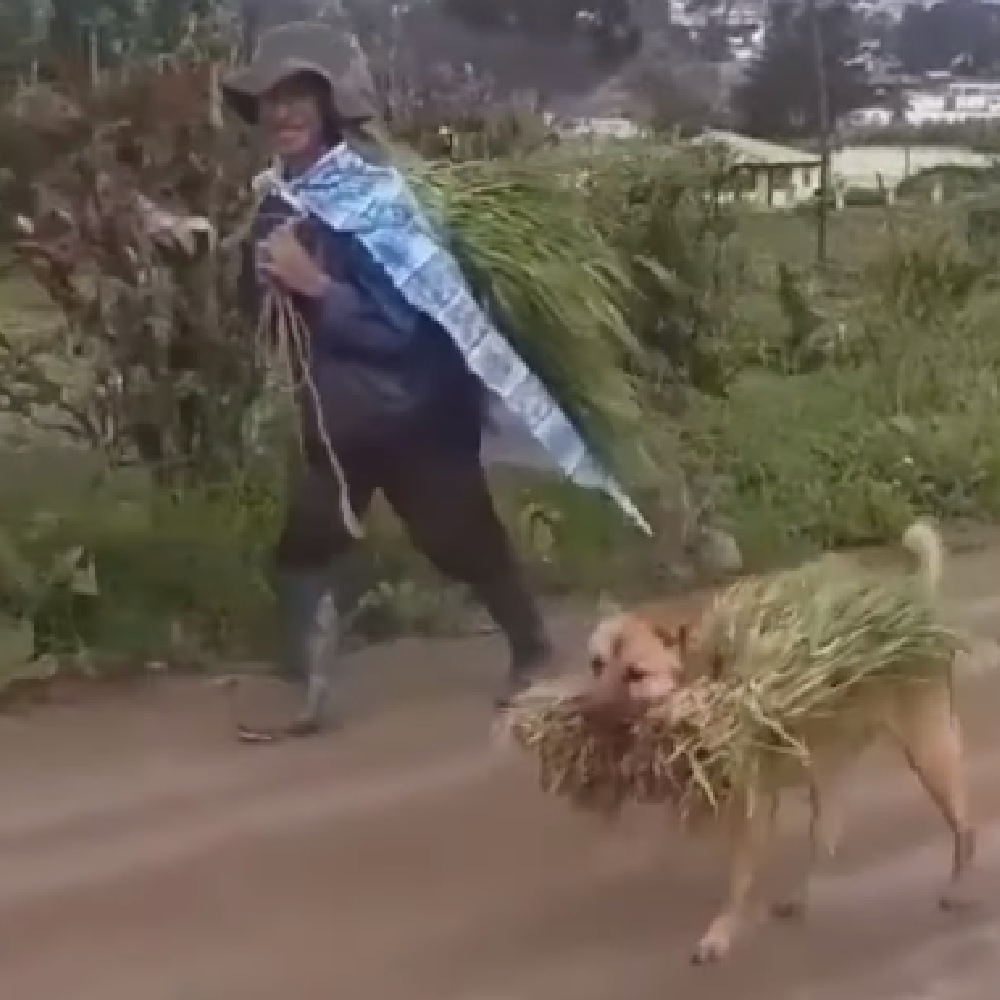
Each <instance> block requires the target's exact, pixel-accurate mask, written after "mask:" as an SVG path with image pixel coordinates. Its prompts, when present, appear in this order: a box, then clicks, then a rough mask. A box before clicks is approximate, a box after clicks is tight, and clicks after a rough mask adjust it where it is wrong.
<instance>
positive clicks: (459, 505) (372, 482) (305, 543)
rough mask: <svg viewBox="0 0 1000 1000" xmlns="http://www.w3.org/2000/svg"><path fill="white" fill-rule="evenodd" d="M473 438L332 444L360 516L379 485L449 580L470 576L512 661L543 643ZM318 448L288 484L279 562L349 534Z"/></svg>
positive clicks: (301, 557)
mask: <svg viewBox="0 0 1000 1000" xmlns="http://www.w3.org/2000/svg"><path fill="white" fill-rule="evenodd" d="M478 437H479V435H478V434H477V435H476V438H475V440H461V439H459V440H445V439H443V438H442V436H441V435H440V434H438V435H416V436H411V437H409V438H408V439H404V440H399V441H398V442H396V443H394V444H392V445H379V446H376V447H366V448H364V449H359V450H357V451H352V450H350V449H345V450H342V451H339V452H338V458H339V459H340V462H341V465H342V467H343V469H344V474H345V477H346V479H347V481H348V484H349V486H350V493H351V504H352V506H353V508H354V511H355V513H356V514H357V516H358V518H359V519H360V518H362V517H363V515H364V513H365V511H366V510H367V509H368V507H369V505H370V503H371V500H372V497H373V496H374V493H375V491H376V490H382V492H383V495H384V496H385V498H386V500H387V501H388V503H389V505H390V506H391V507H392V509H393V510H394V511H395V513H396V514H397V516H398V517H399V518H400V520H401V521H402V522H403V524H404V526H405V527H406V530H407V533H408V534H409V537H410V539H411V541H412V542H413V544H414V546H415V547H416V548H417V549H418V550H419V551H420V552H421V553H423V555H425V556H426V557H427V558H428V559H429V560H430V561H431V562H432V563H433V565H434V566H435V567H437V569H438V570H439V571H440V572H441V573H443V574H444V575H445V576H447V577H450V578H451V579H453V580H455V581H458V582H461V583H465V584H468V585H469V586H470V587H471V588H472V590H473V591H474V593H475V594H476V595H477V597H478V598H479V599H480V600H481V601H482V602H483V604H485V606H486V608H487V610H488V611H489V612H490V614H491V615H492V617H493V619H494V621H495V622H496V623H497V624H498V625H499V626H500V627H501V628H502V629H503V631H504V632H505V633H506V635H507V638H508V640H509V642H510V645H511V651H512V655H513V662H514V668H515V669H518V668H519V667H521V666H526V665H528V664H529V663H530V661H533V660H534V659H535V658H537V657H538V656H539V655H540V654H541V653H542V652H543V650H544V648H545V647H546V645H547V640H546V638H545V630H544V627H543V625H542V622H541V619H540V616H539V614H538V611H537V609H536V607H535V603H534V601H533V599H532V597H531V595H530V594H529V592H528V590H527V588H526V586H525V584H524V581H523V579H522V575H521V573H520V571H519V567H518V565H517V560H516V557H515V554H514V551H513V547H512V545H511V543H510V539H509V537H508V535H507V531H506V530H505V528H504V526H503V524H502V523H501V521H500V519H499V517H498V516H497V513H496V510H495V508H494V505H493V500H492V498H491V496H490V493H489V488H488V485H487V482H486V476H485V473H484V470H483V467H482V464H481V461H480V457H479V441H478ZM328 469H329V466H328V463H326V462H325V459H324V457H323V455H322V454H321V453H319V454H318V453H317V452H316V450H315V449H312V448H310V449H307V461H306V464H305V469H304V471H303V472H302V474H301V476H300V478H299V480H298V482H297V483H295V484H294V486H293V489H292V494H291V497H290V502H289V506H288V511H287V515H286V520H285V525H284V529H283V531H282V534H281V537H280V540H279V542H278V550H277V562H278V567H279V569H282V570H286V571H287V570H291V571H293V572H294V571H302V570H304V571H311V570H322V569H325V568H327V567H329V566H330V565H331V563H333V562H334V561H335V560H336V559H337V557H338V556H339V555H341V554H343V553H344V551H345V550H346V549H347V548H348V547H349V546H350V544H351V543H352V541H353V539H352V538H351V536H350V535H349V533H348V532H347V531H346V530H345V528H344V525H343V524H342V523H341V521H340V518H339V513H338V504H337V484H336V481H335V480H334V479H333V477H332V475H331V474H330V472H329V471H328Z"/></svg>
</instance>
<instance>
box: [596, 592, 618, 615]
mask: <svg viewBox="0 0 1000 1000" xmlns="http://www.w3.org/2000/svg"><path fill="white" fill-rule="evenodd" d="M597 613H598V614H599V615H600V616H601V617H602V618H614V617H615V616H616V615H620V614H621V613H622V606H621V605H620V604H619V603H618V602H617V601H616V600H615V599H614V598H613V597H612V596H611V595H610V594H609V593H608V592H607V591H606V590H602V591H601V594H600V597H598V599H597Z"/></svg>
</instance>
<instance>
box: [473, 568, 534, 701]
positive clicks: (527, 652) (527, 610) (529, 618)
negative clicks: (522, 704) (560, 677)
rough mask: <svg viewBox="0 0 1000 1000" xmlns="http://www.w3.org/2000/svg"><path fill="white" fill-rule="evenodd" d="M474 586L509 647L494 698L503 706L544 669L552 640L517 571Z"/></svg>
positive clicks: (528, 685)
mask: <svg viewBox="0 0 1000 1000" xmlns="http://www.w3.org/2000/svg"><path fill="white" fill-rule="evenodd" d="M476 590H477V593H478V596H479V598H480V600H482V602H483V604H484V605H485V606H486V609H487V611H489V613H490V616H491V617H492V618H493V621H494V622H496V624H497V625H498V626H499V627H500V629H501V631H502V632H503V633H504V635H505V636H506V638H507V644H508V646H509V647H510V670H509V673H508V675H507V680H506V682H505V684H504V686H503V688H502V690H501V692H500V695H499V697H498V698H497V706H498V707H501V708H502V707H504V706H505V705H507V704H509V703H510V701H511V699H513V698H515V697H516V696H517V695H518V694H520V693H521V692H522V691H524V690H525V689H526V688H528V687H530V686H531V684H532V683H533V682H534V681H535V680H536V679H537V678H538V677H539V676H540V675H541V674H543V673H544V672H545V670H546V668H547V667H548V666H549V664H550V662H551V659H552V643H551V641H550V640H549V635H548V631H547V630H546V628H545V622H544V620H543V619H542V616H541V613H540V612H539V610H538V605H537V604H536V603H535V600H534V598H533V597H532V595H531V594H530V592H529V591H528V588H527V586H526V585H525V582H524V580H523V579H522V578H521V576H520V575H519V574H517V573H511V574H509V575H507V576H505V577H501V578H498V579H496V580H493V581H491V582H490V583H489V584H488V585H485V586H481V587H478V588H476Z"/></svg>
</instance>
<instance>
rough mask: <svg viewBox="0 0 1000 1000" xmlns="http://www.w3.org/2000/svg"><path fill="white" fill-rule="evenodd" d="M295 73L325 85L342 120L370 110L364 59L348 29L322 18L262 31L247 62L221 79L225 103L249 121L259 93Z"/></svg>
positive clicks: (254, 117) (358, 118)
mask: <svg viewBox="0 0 1000 1000" xmlns="http://www.w3.org/2000/svg"><path fill="white" fill-rule="evenodd" d="M300 73H313V74H315V75H316V76H319V77H321V78H322V79H323V80H325V81H326V82H327V83H328V84H329V85H330V90H331V97H332V101H333V112H334V113H335V114H336V116H337V118H338V119H339V120H340V121H341V122H343V123H346V124H352V123H353V124H356V123H360V122H365V121H368V120H369V119H370V118H373V117H374V116H375V86H374V84H373V82H372V77H371V73H370V72H369V70H368V60H367V59H366V58H365V54H364V52H363V51H362V49H361V46H360V45H359V44H358V41H357V39H356V38H355V37H354V35H352V34H349V33H347V32H343V31H337V30H335V29H334V28H332V27H330V25H328V24H313V23H309V22H305V21H297V22H293V23H291V24H283V25H281V26H280V27H278V28H272V29H271V30H269V31H265V32H263V33H262V34H261V36H260V41H259V43H258V45H257V51H256V52H255V53H254V55H253V58H252V59H251V60H250V62H249V64H248V65H247V66H245V67H243V68H242V69H238V70H235V71H234V72H232V73H230V74H229V75H228V76H227V77H226V79H224V80H223V81H222V93H223V96H224V97H225V99H226V101H227V103H228V104H229V106H230V107H231V108H232V109H233V111H235V112H236V114H238V115H239V116H240V118H242V119H243V120H244V121H245V122H247V123H248V124H250V125H256V124H257V123H258V121H259V118H260V98H261V97H262V96H263V95H264V94H266V93H267V92H268V91H269V90H271V89H272V88H273V87H275V86H277V84H279V83H281V82H282V81H283V80H287V79H288V78H289V77H292V76H297V75H299V74H300Z"/></svg>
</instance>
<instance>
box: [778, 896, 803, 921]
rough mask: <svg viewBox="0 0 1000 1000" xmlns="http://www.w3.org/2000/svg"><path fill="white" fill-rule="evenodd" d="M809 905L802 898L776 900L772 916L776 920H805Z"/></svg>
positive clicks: (793, 897) (792, 897)
mask: <svg viewBox="0 0 1000 1000" xmlns="http://www.w3.org/2000/svg"><path fill="white" fill-rule="evenodd" d="M807 909H808V905H807V903H806V900H805V899H804V898H803V897H802V896H791V897H789V898H788V899H776V900H775V901H774V902H773V903H772V904H771V916H772V917H774V919H775V920H787V921H792V920H805V917H806V910H807Z"/></svg>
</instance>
